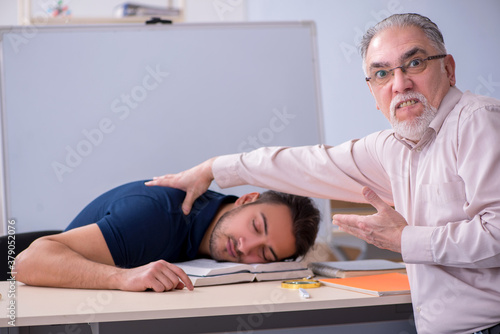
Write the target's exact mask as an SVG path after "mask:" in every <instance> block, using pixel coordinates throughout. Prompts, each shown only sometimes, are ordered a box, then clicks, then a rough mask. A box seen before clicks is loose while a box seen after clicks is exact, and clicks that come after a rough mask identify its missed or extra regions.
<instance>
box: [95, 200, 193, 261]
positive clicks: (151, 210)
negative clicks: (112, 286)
mask: <svg viewBox="0 0 500 334" xmlns="http://www.w3.org/2000/svg"><path fill="white" fill-rule="evenodd" d="M179 214H180V213H179ZM179 214H176V213H172V212H168V214H167V209H166V208H165V207H164V206H163V205H162V203H160V202H158V201H156V200H155V199H154V198H151V197H148V196H145V195H131V196H127V197H123V198H120V199H118V200H116V201H114V202H113V203H112V204H110V205H109V206H108V210H107V212H106V213H105V215H104V216H103V217H102V218H101V219H100V220H99V221H98V222H97V225H98V226H99V228H100V229H101V232H102V234H103V236H104V239H105V240H106V243H107V245H108V248H109V250H110V252H111V255H112V257H113V260H114V262H115V265H116V266H119V267H124V268H133V267H138V266H141V265H144V264H147V263H150V262H152V261H156V260H158V259H161V258H163V259H164V260H166V261H171V260H172V259H174V260H175V258H176V257H177V253H178V252H179V250H180V249H181V246H182V240H183V239H184V237H183V235H182V234H183V233H184V234H185V233H186V232H185V231H184V230H185V229H179V224H177V223H172V222H176V221H178V220H179V219H178V218H179V217H176V216H177V215H179ZM172 235H175V236H176V238H171V237H170V236H172ZM163 254H168V255H169V256H171V257H172V259H169V258H165V257H164V256H163Z"/></svg>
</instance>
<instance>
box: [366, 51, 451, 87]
mask: <svg viewBox="0 0 500 334" xmlns="http://www.w3.org/2000/svg"><path fill="white" fill-rule="evenodd" d="M447 55H448V54H440V55H435V56H429V57H427V58H424V59H420V60H422V61H423V62H426V61H428V60H434V59H441V58H444V57H446V56H447ZM415 59H418V57H417V58H413V59H410V60H409V61H408V62H407V63H406V64H403V65H399V66H396V67H394V68H391V69H389V70H385V71H387V72H389V73H392V76H394V70H395V69H397V68H400V69H401V72H403V73H406V69H407V68H408V64H409V63H410V62H412V61H413V60H415ZM425 66H426V68H427V65H425ZM424 70H425V68H424V69H423V70H422V71H424ZM377 72H378V71H377ZM377 72H375V73H377ZM419 73H420V72H419ZM371 79H373V78H372V77H365V80H366V82H370V80H371Z"/></svg>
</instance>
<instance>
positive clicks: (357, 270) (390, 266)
mask: <svg viewBox="0 0 500 334" xmlns="http://www.w3.org/2000/svg"><path fill="white" fill-rule="evenodd" d="M308 267H309V269H311V270H312V271H313V272H314V273H315V274H316V275H320V276H326V277H340V278H345V277H356V276H365V275H378V274H388V273H402V274H406V266H405V265H404V264H402V263H397V262H392V261H389V260H384V259H367V260H356V261H329V262H312V263H309V265H308Z"/></svg>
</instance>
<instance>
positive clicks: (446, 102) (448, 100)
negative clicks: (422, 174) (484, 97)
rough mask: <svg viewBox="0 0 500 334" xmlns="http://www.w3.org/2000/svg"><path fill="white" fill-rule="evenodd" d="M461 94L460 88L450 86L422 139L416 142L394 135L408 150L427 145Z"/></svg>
mask: <svg viewBox="0 0 500 334" xmlns="http://www.w3.org/2000/svg"><path fill="white" fill-rule="evenodd" d="M462 94H463V93H462V92H461V91H460V89H458V88H456V87H455V86H452V87H451V88H450V90H449V91H448V93H446V95H445V96H444V98H443V100H442V101H441V104H440V105H439V108H438V111H437V114H436V117H434V119H433V120H432V122H431V124H430V125H429V128H428V129H427V131H425V133H424V135H423V136H422V139H420V140H419V142H418V143H415V142H413V141H411V140H408V139H405V138H403V137H401V136H399V135H398V134H396V133H395V134H394V137H395V138H396V139H397V140H398V141H400V142H401V143H402V144H403V145H405V146H406V147H408V148H409V149H410V150H413V149H419V148H422V147H423V146H425V145H427V144H428V143H429V142H430V141H431V139H432V138H434V137H435V136H436V135H437V134H438V133H439V130H441V126H442V125H443V123H444V120H445V119H446V117H448V115H449V113H450V112H451V111H452V110H453V108H454V107H455V105H456V104H457V103H458V101H460V99H461V98H462Z"/></svg>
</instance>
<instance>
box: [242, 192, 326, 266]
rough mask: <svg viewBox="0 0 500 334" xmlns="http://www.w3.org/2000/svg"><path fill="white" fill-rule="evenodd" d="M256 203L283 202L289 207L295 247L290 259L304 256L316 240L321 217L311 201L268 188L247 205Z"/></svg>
mask: <svg viewBox="0 0 500 334" xmlns="http://www.w3.org/2000/svg"><path fill="white" fill-rule="evenodd" d="M258 203H269V204H284V205H286V206H287V207H288V208H289V209H290V213H291V216H292V221H293V234H294V235H295V238H296V239H295V247H296V249H297V250H296V252H295V254H294V255H293V256H292V257H291V259H294V260H295V259H296V258H298V257H300V256H304V255H305V254H306V253H307V251H308V250H309V249H310V248H311V246H312V245H313V244H314V241H315V240H316V235H317V234H318V229H319V222H320V219H321V215H320V212H319V210H318V209H317V208H316V206H315V205H314V203H313V201H312V200H311V199H310V198H308V197H303V196H297V195H291V194H286V193H281V192H277V191H273V190H268V191H266V192H263V193H262V194H261V195H260V197H259V198H258V199H257V200H256V201H255V202H252V203H249V204H248V205H252V204H258Z"/></svg>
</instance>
